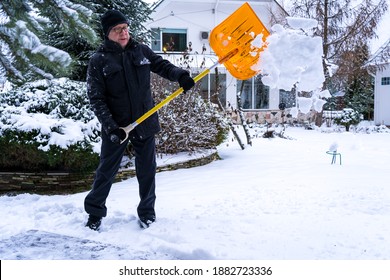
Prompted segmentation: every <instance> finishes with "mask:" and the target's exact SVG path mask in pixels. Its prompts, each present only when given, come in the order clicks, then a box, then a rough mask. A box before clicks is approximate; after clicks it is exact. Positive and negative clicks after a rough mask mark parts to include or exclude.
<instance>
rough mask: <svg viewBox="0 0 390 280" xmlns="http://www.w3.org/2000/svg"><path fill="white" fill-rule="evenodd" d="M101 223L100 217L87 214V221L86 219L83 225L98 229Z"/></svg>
mask: <svg viewBox="0 0 390 280" xmlns="http://www.w3.org/2000/svg"><path fill="white" fill-rule="evenodd" d="M101 224H102V218H101V217H97V216H94V215H89V217H88V221H87V223H86V225H85V226H86V227H89V228H90V229H92V230H96V231H98V230H99V228H100V225H101Z"/></svg>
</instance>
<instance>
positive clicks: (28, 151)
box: [0, 79, 100, 171]
mask: <svg viewBox="0 0 390 280" xmlns="http://www.w3.org/2000/svg"><path fill="white" fill-rule="evenodd" d="M99 131H100V125H99V123H98V121H97V118H96V117H95V116H94V114H93V112H92V111H91V110H90V107H89V103H88V99H87V96H86V88H85V83H81V82H75V81H70V80H68V79H54V80H50V81H49V80H40V81H37V82H31V83H27V84H25V85H23V86H22V87H20V88H17V89H14V90H10V91H8V92H4V93H2V94H1V95H0V168H1V170H12V171H14V170H18V171H43V170H45V171H46V170H57V171H73V170H74V171H90V170H93V169H95V168H96V166H97V163H98V149H99V145H100V137H99Z"/></svg>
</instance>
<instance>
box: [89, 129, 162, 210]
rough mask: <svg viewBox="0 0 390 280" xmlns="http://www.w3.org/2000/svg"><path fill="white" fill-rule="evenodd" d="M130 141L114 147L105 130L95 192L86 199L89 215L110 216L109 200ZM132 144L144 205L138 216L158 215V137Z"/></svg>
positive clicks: (93, 187)
mask: <svg viewBox="0 0 390 280" xmlns="http://www.w3.org/2000/svg"><path fill="white" fill-rule="evenodd" d="M128 141H129V140H127V141H126V142H124V143H123V144H121V145H117V144H114V143H112V142H111V141H110V140H109V138H108V135H107V134H106V133H105V132H103V131H102V147H101V153H100V163H99V166H98V168H97V169H96V173H95V179H94V182H93V184H92V190H91V191H90V192H89V193H88V195H87V196H86V198H85V200H84V208H85V211H86V212H87V213H88V214H91V215H94V216H98V217H105V216H106V215H107V207H106V199H107V197H108V195H109V193H110V190H111V186H112V183H113V181H114V179H115V176H116V174H117V172H118V170H119V167H120V163H121V160H122V157H123V154H124V152H125V149H126V146H127V144H128ZM131 144H132V146H133V148H134V152H135V169H136V175H137V180H138V184H139V196H140V202H139V205H138V207H137V213H138V216H139V217H151V216H155V215H156V213H155V210H154V205H155V201H156V194H155V189H156V185H155V176H156V146H155V138H154V136H151V137H148V138H146V139H138V138H134V139H131Z"/></svg>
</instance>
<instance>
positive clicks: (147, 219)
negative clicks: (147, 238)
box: [139, 216, 156, 229]
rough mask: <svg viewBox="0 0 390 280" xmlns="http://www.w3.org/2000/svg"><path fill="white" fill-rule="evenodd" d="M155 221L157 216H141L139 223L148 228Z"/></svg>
mask: <svg viewBox="0 0 390 280" xmlns="http://www.w3.org/2000/svg"><path fill="white" fill-rule="evenodd" d="M155 221H156V216H150V217H140V218H139V225H140V227H141V228H143V229H145V228H148V227H149V226H150V225H151V224H153V223H154V222H155Z"/></svg>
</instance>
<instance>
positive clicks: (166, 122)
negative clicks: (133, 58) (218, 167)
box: [152, 75, 228, 153]
mask: <svg viewBox="0 0 390 280" xmlns="http://www.w3.org/2000/svg"><path fill="white" fill-rule="evenodd" d="M178 87H179V85H178V83H172V82H170V81H168V80H166V79H163V78H161V77H159V76H157V75H152V91H153V93H154V95H155V97H154V99H155V101H156V103H159V102H161V101H162V100H164V99H165V98H166V97H167V96H168V95H170V94H172V93H173V92H174V91H175V90H177V89H178ZM198 92H199V88H198V85H196V86H195V87H194V89H193V90H191V91H190V92H188V93H182V94H180V95H179V96H178V97H176V98H175V99H173V100H172V101H171V102H170V103H168V104H167V105H165V106H164V107H162V108H161V109H160V110H159V111H158V113H159V117H160V123H161V128H162V130H161V132H160V133H159V134H158V135H157V137H156V144H157V152H159V153H178V152H192V151H196V150H197V149H204V148H206V149H211V148H215V147H216V146H217V145H219V144H221V143H222V142H223V141H224V140H225V139H226V136H227V132H228V126H227V124H225V123H223V122H221V118H220V117H219V116H218V115H217V114H218V113H217V111H216V110H215V108H214V107H213V105H212V104H211V103H210V102H207V101H205V100H203V99H202V98H201V97H200V95H199V94H198Z"/></svg>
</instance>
